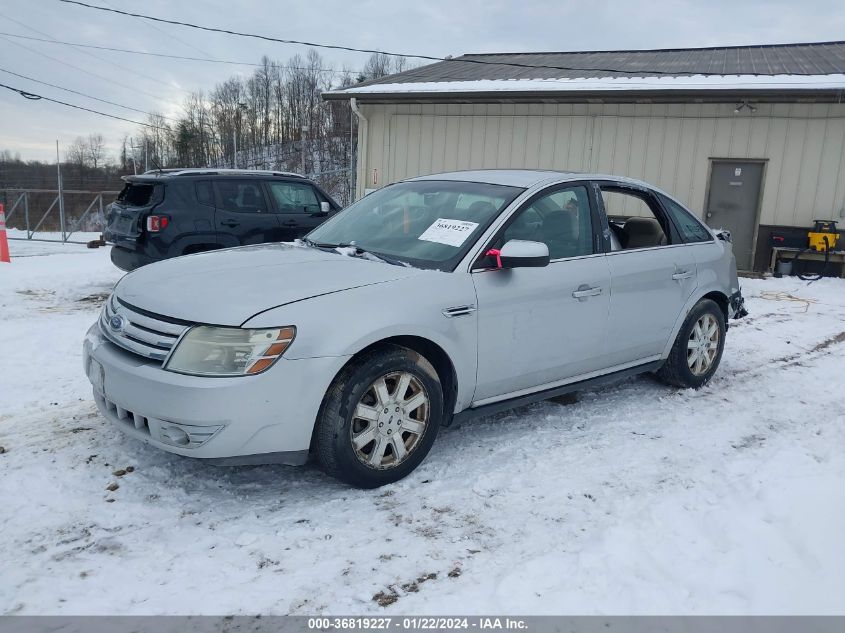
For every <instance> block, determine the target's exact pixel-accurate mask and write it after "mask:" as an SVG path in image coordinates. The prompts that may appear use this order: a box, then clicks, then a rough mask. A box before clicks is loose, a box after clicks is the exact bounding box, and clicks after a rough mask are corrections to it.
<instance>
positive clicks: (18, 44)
mask: <svg viewBox="0 0 845 633" xmlns="http://www.w3.org/2000/svg"><path fill="white" fill-rule="evenodd" d="M0 39H2V40H4V41H6V42H8V43H9V44H13V45H15V46H20V47H21V48H23V49H25V50H28V51H29V52H30V53H35V54H36V55H41V57H46V58H47V59H51V60H53V61H54V62H57V63H59V64H63V65H65V66H68V67H69V68H73V69H75V70H78V71H79V72H83V73H85V74H86V75H91V76H92V77H96V78H97V79H100V80H101V81H106V82H108V83H111V84H114V85H116V86H120V87H121V88H126V89H127V90H130V91H132V92H139V93H141V94H145V95H147V96H148V97H152V98H153V99H156V100H158V101H164V102H166V103H171V104H173V105H175V106H178V107H180V108H181V107H182V106H181V104H179V103H176V102H175V101H172V100H170V99H164V98H162V97H160V96H158V95H154V94H153V93H151V92H147V91H146V90H141V89H140V88H138V87H137V86H129V85H127V84H124V83H121V82H119V81H115V80H114V79H109V78H108V77H104V76H103V75H98V74H97V73H94V72H91V71H90V70H85V69H84V68H80V67H79V66H75V65H74V64H71V63H70V62H66V61H64V60H62V59H57V58H55V57H53V56H52V55H48V54H47V53H42V52H41V51H39V50H36V49H34V48H30V47H29V46H26V45H24V44H21V43H20V42H13V41H12V40H10V39H9V38H7V37H3V36H0Z"/></svg>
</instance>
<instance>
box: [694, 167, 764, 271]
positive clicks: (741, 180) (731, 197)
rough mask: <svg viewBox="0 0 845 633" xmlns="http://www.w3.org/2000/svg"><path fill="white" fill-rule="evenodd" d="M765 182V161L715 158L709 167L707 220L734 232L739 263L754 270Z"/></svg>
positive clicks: (718, 227)
mask: <svg viewBox="0 0 845 633" xmlns="http://www.w3.org/2000/svg"><path fill="white" fill-rule="evenodd" d="M762 184H763V163H762V162H759V161H758V162H750V161H733V160H730V161H729V160H714V161H713V163H712V168H711V170H710V189H709V194H708V196H707V212H706V221H707V224H708V225H709V226H711V227H712V228H714V229H720V228H725V229H728V230H729V231H730V232H731V240H732V242H733V251H734V257H736V267H737V268H738V269H739V270H751V268H752V264H753V260H752V255H753V252H754V232H755V228H756V225H757V210H758V209H759V208H760V194H761V193H762Z"/></svg>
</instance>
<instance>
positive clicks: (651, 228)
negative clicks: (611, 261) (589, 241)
mask: <svg viewBox="0 0 845 633" xmlns="http://www.w3.org/2000/svg"><path fill="white" fill-rule="evenodd" d="M601 197H602V201H603V202H604V210H605V213H607V220H608V223H609V224H610V230H611V232H612V234H613V235H612V237H611V240H610V242H611V247H612V250H615V251H616V250H630V249H635V248H654V247H655V246H665V245H667V244H671V243H672V241H671V231H670V230H669V226H668V221H667V219H666V217H665V215H663V214H661V212H660V210H659V208H658V206H657V201H656V200H655V199H654V198H653V197H652V196H651V195H649V194H647V193H645V192H641V191H637V190H634V189H625V188H618V189H617V188H612V187H602V188H601Z"/></svg>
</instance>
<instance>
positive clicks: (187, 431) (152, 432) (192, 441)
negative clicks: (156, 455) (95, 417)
mask: <svg viewBox="0 0 845 633" xmlns="http://www.w3.org/2000/svg"><path fill="white" fill-rule="evenodd" d="M94 398H95V399H96V400H97V404H99V406H100V409H101V410H102V411H103V413H104V414H105V415H106V417H110V418H111V419H112V420H113V421H116V422H117V423H119V424H122V425H125V426H127V427H129V428H134V429H135V430H136V431H137V432H139V433H142V434H143V435H147V436H149V437H151V438H153V439H154V440H156V441H159V442H164V443H165V444H171V445H173V446H180V447H182V448H199V447H200V446H202V445H203V444H205V443H206V442H207V441H208V440H210V439H211V438H212V437H214V435H215V434H216V433H217V432H218V431H219V430H220V429H222V428H223V427H222V425H214V426H196V425H192V424H181V423H177V422H168V421H167V420H159V419H158V418H151V417H147V416H144V415H141V414H140V413H138V412H136V411H129V410H128V409H124V408H123V407H121V406H120V405H119V404H117V403H115V402H112V401H111V400H109V399H108V398H106V397H105V396H103V395H101V394H99V393H97V392H96V391H95V392H94Z"/></svg>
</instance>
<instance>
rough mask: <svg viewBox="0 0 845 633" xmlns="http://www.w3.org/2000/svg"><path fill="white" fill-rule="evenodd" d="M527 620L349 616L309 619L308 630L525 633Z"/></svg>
mask: <svg viewBox="0 0 845 633" xmlns="http://www.w3.org/2000/svg"><path fill="white" fill-rule="evenodd" d="M527 626H528V625H527V623H526V622H525V620H523V619H520V618H497V617H475V618H445V617H404V618H389V617H348V618H309V619H308V629H309V630H312V631H314V630H317V631H328V630H353V631H354V630H386V629H400V630H403V631H414V630H443V629H455V630H461V629H462V630H471V629H477V630H525V629H526V628H527Z"/></svg>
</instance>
